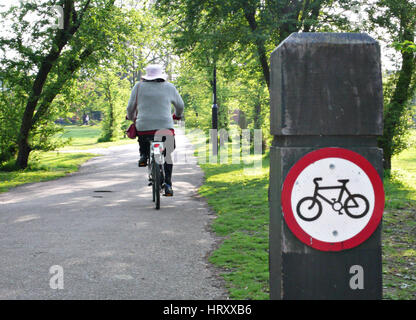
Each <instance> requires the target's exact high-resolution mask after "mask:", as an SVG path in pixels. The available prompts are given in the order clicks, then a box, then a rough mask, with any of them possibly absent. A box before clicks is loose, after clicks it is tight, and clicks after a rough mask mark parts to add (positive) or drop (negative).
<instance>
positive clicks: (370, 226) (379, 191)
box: [281, 147, 385, 251]
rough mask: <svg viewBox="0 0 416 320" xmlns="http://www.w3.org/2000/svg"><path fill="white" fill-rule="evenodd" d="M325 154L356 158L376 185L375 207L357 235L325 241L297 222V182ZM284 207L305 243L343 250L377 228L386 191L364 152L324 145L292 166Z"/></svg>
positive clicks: (317, 247) (287, 218) (292, 229)
mask: <svg viewBox="0 0 416 320" xmlns="http://www.w3.org/2000/svg"><path fill="white" fill-rule="evenodd" d="M324 158H341V159H345V160H348V161H351V162H353V163H354V164H356V165H357V166H358V167H360V168H361V169H362V170H363V171H364V172H365V173H366V174H367V176H368V178H369V179H370V181H371V184H372V186H373V189H374V196H375V198H374V210H373V213H372V216H371V218H370V220H369V221H368V223H367V224H366V226H365V227H364V228H363V229H362V230H361V231H360V232H359V233H357V234H356V235H355V236H353V237H352V238H350V239H348V240H344V241H340V242H325V241H321V240H318V239H315V238H313V237H311V236H310V235H309V234H307V233H306V232H305V231H304V230H303V229H302V228H301V227H300V226H299V224H298V223H297V222H296V219H295V217H294V214H293V210H292V204H291V194H292V190H293V186H294V184H295V181H296V179H297V177H298V176H299V174H300V173H301V172H302V171H303V170H304V169H305V168H306V167H307V166H309V165H310V164H312V163H313V162H316V161H318V160H321V159H324ZM281 197H282V198H281V199H282V211H283V217H284V219H285V221H286V224H287V226H288V227H289V229H290V230H291V231H292V232H293V234H294V235H295V236H296V237H297V238H298V239H299V240H300V241H302V242H303V243H304V244H306V245H308V246H310V247H312V248H314V249H317V250H321V251H341V250H345V249H351V248H354V247H356V246H358V245H360V244H361V243H363V242H364V241H365V240H367V239H368V238H369V237H370V236H371V235H372V234H373V232H374V231H375V230H376V229H377V227H378V225H379V224H380V221H381V219H382V216H383V211H384V204H385V195H384V188H383V181H382V180H381V178H380V176H379V174H378V173H377V170H376V169H375V168H374V167H373V166H372V164H371V163H370V162H369V161H368V160H367V159H366V158H364V157H363V156H361V155H360V154H358V153H356V152H354V151H351V150H348V149H344V148H335V147H330V148H322V149H318V150H315V151H312V152H310V153H308V154H306V155H305V156H303V157H302V158H301V159H300V160H299V161H298V162H296V163H295V165H294V166H293V167H292V168H291V169H290V170H289V173H288V174H287V176H286V179H285V181H284V182H283V188H282V194H281Z"/></svg>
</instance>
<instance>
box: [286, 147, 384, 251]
mask: <svg viewBox="0 0 416 320" xmlns="http://www.w3.org/2000/svg"><path fill="white" fill-rule="evenodd" d="M281 199H282V210H283V215H284V219H285V221H286V224H287V226H288V227H289V229H290V230H291V231H292V232H293V233H294V234H295V236H296V237H297V238H298V239H299V240H300V241H302V242H303V243H305V244H306V245H308V246H310V247H312V248H315V249H318V250H322V251H341V250H345V249H350V248H353V247H356V246H358V245H359V244H361V243H362V242H364V241H365V240H367V239H368V238H369V237H370V236H371V234H372V233H373V232H374V231H375V230H376V228H377V226H378V225H379V223H380V221H381V218H382V215H383V210H384V189H383V183H382V180H381V179H380V177H379V175H378V173H377V171H376V169H375V168H374V167H373V166H372V165H371V163H370V162H369V161H368V160H367V159H365V158H364V157H363V156H361V155H359V154H358V153H356V152H353V151H351V150H348V149H344V148H323V149H319V150H316V151H312V152H310V153H308V154H307V155H305V156H304V157H303V158H301V159H300V160H299V161H298V162H297V163H296V164H295V165H294V166H293V167H292V168H291V169H290V171H289V173H288V174H287V176H286V179H285V181H284V183H283V189H282V198H281Z"/></svg>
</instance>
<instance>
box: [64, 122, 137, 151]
mask: <svg viewBox="0 0 416 320" xmlns="http://www.w3.org/2000/svg"><path fill="white" fill-rule="evenodd" d="M100 134H101V128H100V126H98V125H95V126H76V125H71V126H65V127H64V132H63V134H60V137H61V138H62V139H71V140H70V143H69V145H66V146H64V147H63V148H60V149H59V150H65V151H67V150H74V149H76V150H86V149H93V148H108V147H112V146H118V145H123V144H131V143H137V141H136V140H134V139H129V138H121V139H120V140H117V141H109V142H99V143H98V142H97V139H98V138H99V137H100Z"/></svg>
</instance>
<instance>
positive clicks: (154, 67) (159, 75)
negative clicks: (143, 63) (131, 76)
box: [142, 64, 168, 80]
mask: <svg viewBox="0 0 416 320" xmlns="http://www.w3.org/2000/svg"><path fill="white" fill-rule="evenodd" d="M167 77H168V76H167V74H166V73H165V72H164V71H163V67H162V66H161V65H160V64H149V65H148V66H147V67H146V74H145V75H144V76H142V78H143V79H145V80H155V79H163V80H166V79H167Z"/></svg>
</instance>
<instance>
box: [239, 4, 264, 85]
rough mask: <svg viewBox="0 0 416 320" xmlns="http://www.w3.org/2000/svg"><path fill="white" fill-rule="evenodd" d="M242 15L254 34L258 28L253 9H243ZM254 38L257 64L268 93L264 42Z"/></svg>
mask: <svg viewBox="0 0 416 320" xmlns="http://www.w3.org/2000/svg"><path fill="white" fill-rule="evenodd" d="M244 15H245V17H246V20H247V22H248V24H249V26H250V29H251V31H252V33H253V34H254V33H256V32H257V29H258V26H257V21H256V16H255V10H254V9H251V10H250V8H245V9H244ZM255 37H256V40H255V44H256V48H257V54H258V56H259V62H260V65H261V68H262V70H263V77H264V80H265V81H266V84H267V88H268V89H269V91H270V70H269V62H268V59H267V55H266V48H265V45H264V40H263V39H262V38H260V37H258V36H256V35H255Z"/></svg>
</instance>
